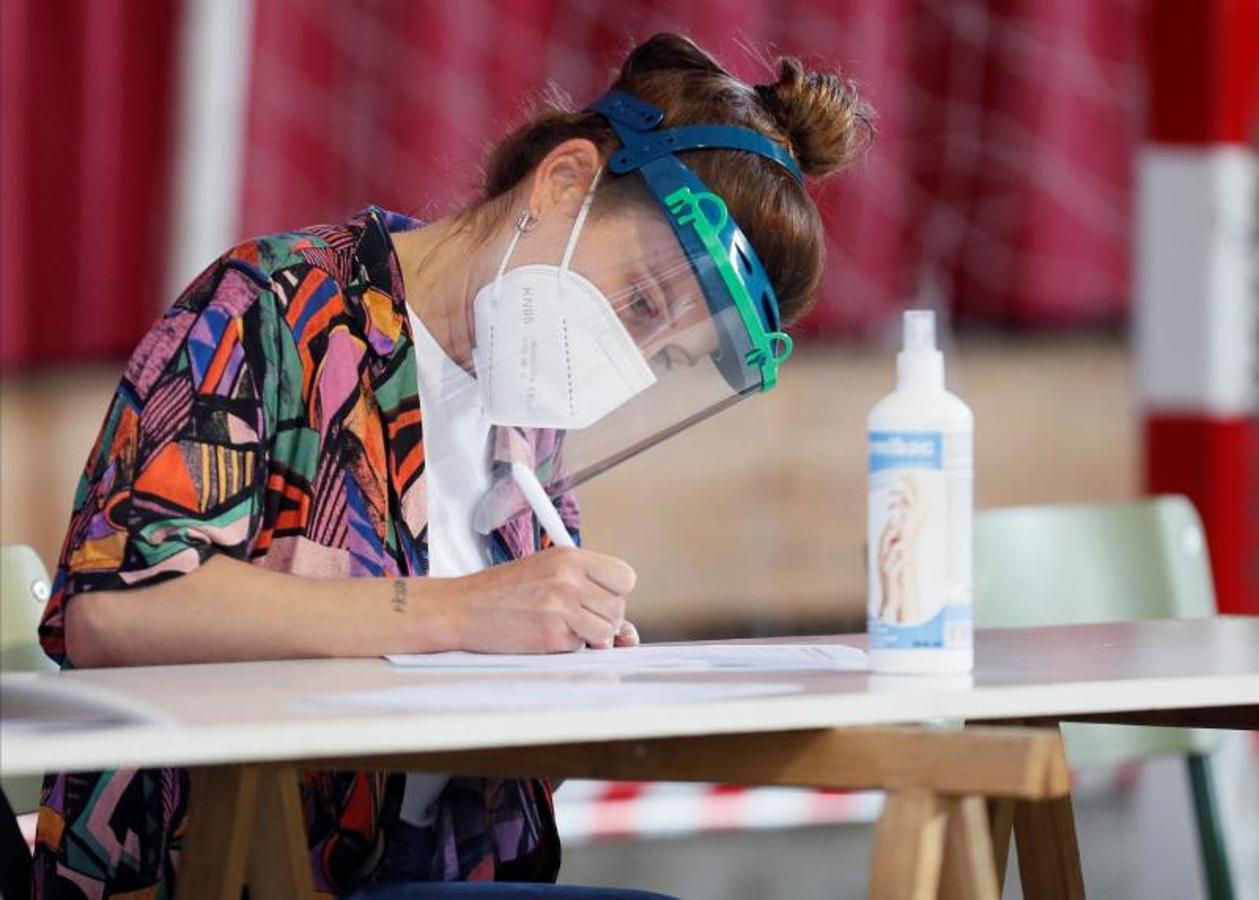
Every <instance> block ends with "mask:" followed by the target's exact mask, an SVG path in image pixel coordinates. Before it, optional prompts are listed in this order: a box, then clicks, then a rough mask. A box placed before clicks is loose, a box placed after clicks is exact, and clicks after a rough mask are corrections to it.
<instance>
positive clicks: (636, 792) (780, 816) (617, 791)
mask: <svg viewBox="0 0 1259 900" xmlns="http://www.w3.org/2000/svg"><path fill="white" fill-rule="evenodd" d="M882 808H883V795H882V794H880V793H877V792H873V791H860V792H838V791H815V790H809V789H806V788H778V787H774V788H763V787H762V788H744V787H731V786H728V785H717V784H675V783H663V782H612V781H566V782H564V784H563V786H562V787H561V788H560V789H559V790H558V791H557V792H556V794H555V817H556V822H557V824H558V826H559V831H560V837H561V838H562V840H563V841H564V842H565V843H566V844H570V845H576V844H584V843H591V842H595V841H600V840H610V839H613V838H652V837H677V836H681V835H686V834H696V833H701V832H711V831H737V830H752V829H766V828H799V827H804V826H809V825H835V824H846V823H870V822H874V821H875V820H876V819H878V816H879V812H880V811H881V810H882Z"/></svg>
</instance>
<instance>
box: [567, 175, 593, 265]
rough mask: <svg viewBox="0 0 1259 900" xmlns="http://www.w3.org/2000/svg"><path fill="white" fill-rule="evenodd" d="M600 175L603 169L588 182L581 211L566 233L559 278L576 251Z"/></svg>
mask: <svg viewBox="0 0 1259 900" xmlns="http://www.w3.org/2000/svg"><path fill="white" fill-rule="evenodd" d="M602 174H603V169H600V170H599V171H597V172H595V177H594V178H593V179H592V180H591V182H590V188H589V190H587V191H586V197H585V199H584V200H582V201H581V209H579V210H578V211H577V218H576V220H574V222H573V230H572V231H570V232H569V233H568V243H567V244H565V245H564V256H563V258H562V259H561V260H560V275H561V276H563V274H564V273H565V272H567V271H568V264H569V263H570V262H572V260H573V251H574V250H576V249H577V237H578V236H579V235H580V234H581V229H582V227H583V226H584V225H585V224H586V216H587V215H588V214H589V213H590V205H591V204H592V203H594V201H595V187H596V186H597V185H598V184H599V176H600V175H602Z"/></svg>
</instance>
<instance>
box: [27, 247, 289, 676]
mask: <svg viewBox="0 0 1259 900" xmlns="http://www.w3.org/2000/svg"><path fill="white" fill-rule="evenodd" d="M268 284H269V282H268V280H267V279H266V278H265V277H264V276H263V275H262V274H261V273H260V272H258V271H257V270H256V269H254V268H252V267H250V266H248V265H246V264H244V263H242V262H240V261H239V260H235V259H232V258H231V257H230V256H227V257H224V258H222V259H220V260H219V261H217V262H216V263H215V264H214V265H212V266H211V267H210V268H209V269H207V270H206V271H205V272H203V273H202V274H201V275H200V276H199V277H198V278H197V279H196V280H195V281H194V282H193V283H192V284H191V285H190V286H189V287H188V289H187V290H186V291H185V292H184V293H183V294H182V295H181V296H180V298H179V299H178V300H177V301H176V302H175V303H174V305H173V306H172V307H171V309H170V310H169V311H168V312H167V313H166V315H165V316H163V317H162V319H160V320H159V321H158V322H157V323H156V324H155V325H154V326H153V328H152V329H150V331H149V332H148V334H147V335H146V336H145V337H144V339H143V340H142V341H141V342H140V345H139V346H138V347H137V348H136V351H135V353H134V354H133V355H132V357H131V359H130V360H129V361H128V363H127V367H126V370H125V372H124V374H123V377H122V379H121V381H120V383H119V385H118V388H117V390H116V391H115V393H114V396H113V398H112V400H111V402H110V406H109V411H108V413H107V414H106V417H105V423H104V425H103V426H102V428H101V432H100V434H99V436H98V437H97V440H96V444H95V446H94V447H93V449H92V451H91V454H90V456H89V459H88V463H87V466H86V468H85V470H84V473H83V476H82V478H81V479H80V481H79V487H78V490H77V492H76V495H75V499H74V507H73V512H72V514H71V520H70V525H69V528H68V531H67V534H66V539H65V542H64V544H63V547H62V551H61V557H60V560H59V562H58V569H57V574H56V576H55V578H54V583H53V595H52V597H51V599H50V600H49V603H48V607H47V609H46V611H45V614H44V619H43V622H42V624H41V626H40V640H41V642H42V644H43V646H44V649H45V651H46V652H47V653H48V654H49V655H50V656H51V657H52V658H53V659H55V660H57V661H58V662H62V663H64V662H65V631H64V629H65V608H66V604H67V602H68V601H69V600H70V598H71V597H73V596H74V595H75V594H78V593H83V592H86V591H97V590H110V591H113V590H126V589H129V588H134V587H140V586H142V585H149V584H153V583H156V582H158V581H162V580H165V579H168V578H172V577H176V576H178V575H182V574H186V573H188V572H191V571H193V570H194V569H196V568H197V567H198V566H200V565H201V564H202V563H203V562H205V560H206V559H208V558H210V557H211V556H213V555H214V554H216V553H226V554H228V555H229V556H232V557H235V558H237V559H246V558H248V555H249V550H250V545H251V541H252V539H253V538H254V536H255V535H256V534H257V533H258V531H259V529H260V527H261V517H262V506H263V491H264V489H265V481H266V472H267V446H268V434H269V433H270V431H271V429H272V428H273V423H274V409H273V408H272V407H273V406H274V403H273V402H272V401H270V400H269V398H270V397H271V396H273V394H274V391H273V390H271V389H269V388H268V385H269V384H271V383H272V382H273V381H274V378H273V377H272V376H271V375H270V369H271V368H273V367H271V366H269V363H268V358H269V357H270V356H271V355H273V354H272V352H271V351H270V350H269V348H273V347H274V346H275V341H274V333H275V322H276V316H275V315H274V304H273V303H272V304H268V303H266V302H265V301H266V298H267V297H270V296H271V295H270V292H269V291H268V289H267V285H268Z"/></svg>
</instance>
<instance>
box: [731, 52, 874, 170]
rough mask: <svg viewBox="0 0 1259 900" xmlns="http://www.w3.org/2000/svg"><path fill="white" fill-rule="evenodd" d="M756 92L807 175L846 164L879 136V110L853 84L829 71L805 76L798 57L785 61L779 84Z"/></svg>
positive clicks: (780, 67) (761, 86)
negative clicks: (876, 127) (876, 117)
mask: <svg viewBox="0 0 1259 900" xmlns="http://www.w3.org/2000/svg"><path fill="white" fill-rule="evenodd" d="M755 90H756V93H757V94H758V95H759V96H760V98H761V102H762V103H764V104H765V108H766V109H767V110H768V112H769V114H770V115H771V116H773V118H774V120H775V121H776V122H777V123H778V126H779V127H780V128H781V129H782V130H783V132H784V133H785V134H786V135H787V139H788V140H789V141H790V142H791V150H792V152H793V153H794V154H795V157H796V159H797V160H798V161H799V163H800V169H801V171H803V172H804V174H806V175H815V176H817V175H825V174H827V173H828V172H833V171H835V170H836V169H839V168H842V167H844V166H846V165H847V164H848V163H850V162H852V161H853V160H854V159H855V158H856V157H858V156H859V155H860V154H861V152H862V150H863V149H865V147H866V146H867V145H868V144H869V142H870V138H871V137H872V136H873V134H874V111H873V109H871V107H870V106H869V104H867V103H866V102H865V101H863V100H862V99H861V98H860V97H859V96H858V95H857V90H856V87H855V86H854V85H853V84H852V83H851V82H848V81H844V80H843V79H841V78H840V77H839V76H837V75H833V74H830V73H827V72H806V71H805V68H804V66H803V65H801V63H800V60H798V59H795V58H794V57H783V58H782V59H780V60H779V61H778V80H777V81H776V82H774V83H773V84H758V85H756V88H755Z"/></svg>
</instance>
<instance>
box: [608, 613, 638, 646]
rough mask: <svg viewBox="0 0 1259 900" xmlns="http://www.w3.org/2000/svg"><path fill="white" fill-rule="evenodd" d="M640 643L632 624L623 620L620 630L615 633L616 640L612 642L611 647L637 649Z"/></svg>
mask: <svg viewBox="0 0 1259 900" xmlns="http://www.w3.org/2000/svg"><path fill="white" fill-rule="evenodd" d="M640 643H641V641H640V640H639V638H638V629H637V628H635V627H634V623H633V622H631V621H630V620H629V619H625V620H623V621H622V622H621V627H620V630H618V631H617V633H616V638H615V639H614V640H613V646H616V647H637V646H638V645H639V644H640Z"/></svg>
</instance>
